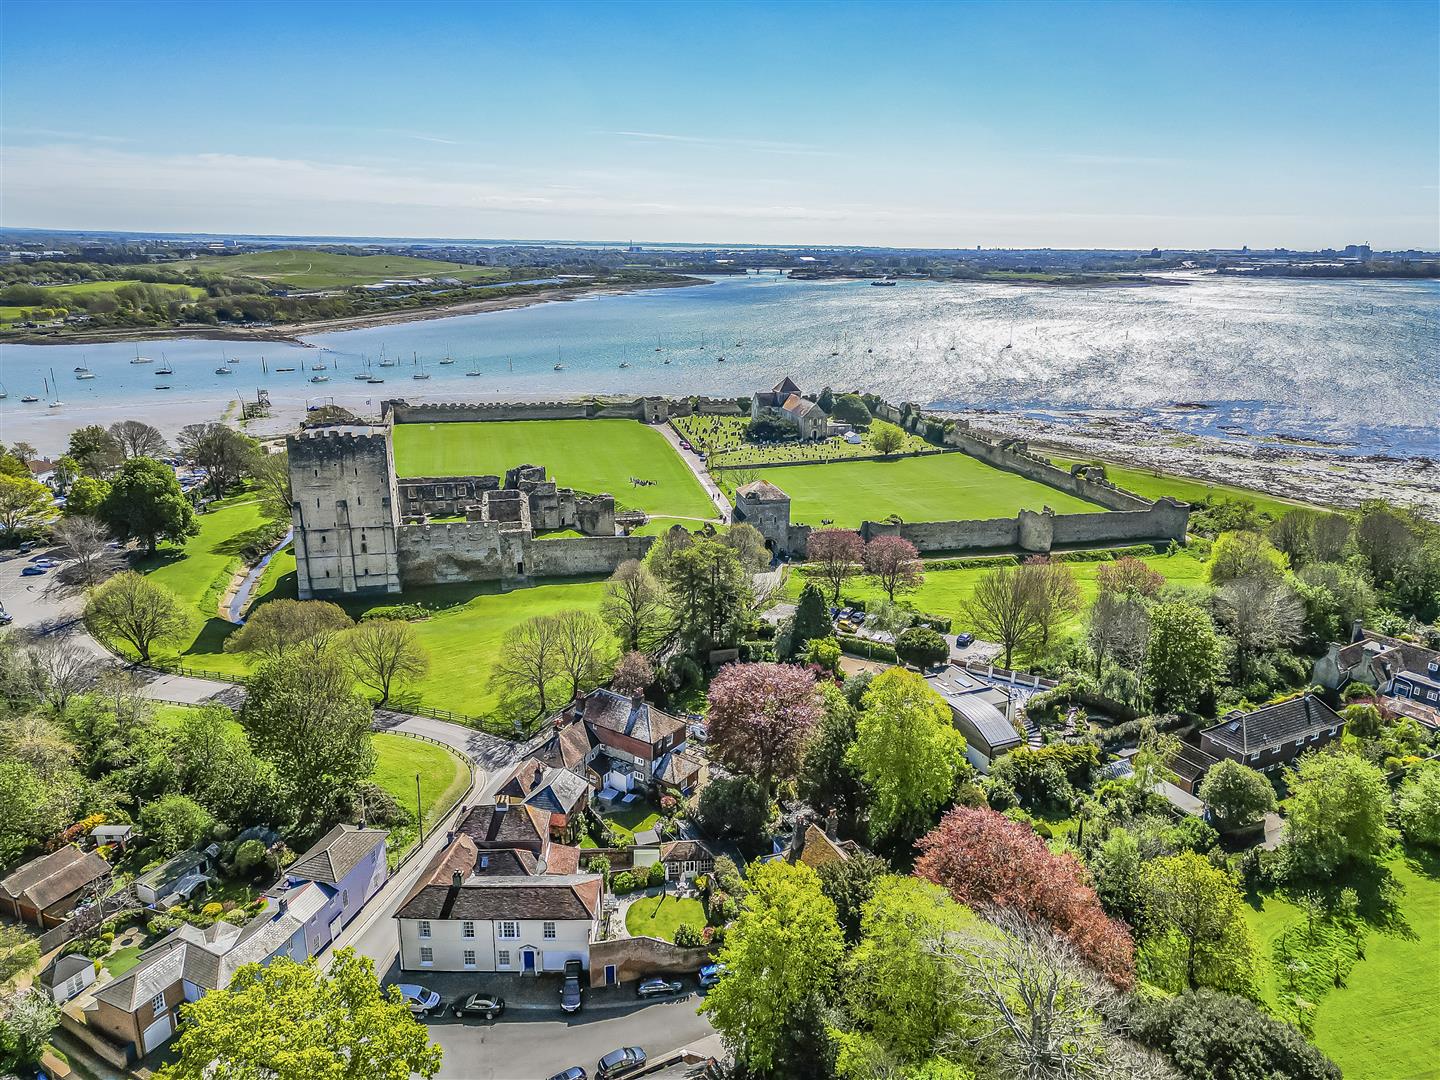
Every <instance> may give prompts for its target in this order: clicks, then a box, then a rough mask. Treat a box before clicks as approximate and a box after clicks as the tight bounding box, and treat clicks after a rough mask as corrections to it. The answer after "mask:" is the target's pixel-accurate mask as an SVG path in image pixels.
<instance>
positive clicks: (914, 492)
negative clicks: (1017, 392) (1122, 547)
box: [717, 454, 1105, 529]
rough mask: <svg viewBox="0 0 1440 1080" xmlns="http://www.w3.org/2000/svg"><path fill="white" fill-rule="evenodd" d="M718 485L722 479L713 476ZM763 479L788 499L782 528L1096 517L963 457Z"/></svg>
mask: <svg viewBox="0 0 1440 1080" xmlns="http://www.w3.org/2000/svg"><path fill="white" fill-rule="evenodd" d="M717 475H718V477H720V478H723V477H724V475H725V474H724V473H723V472H722V473H719V474H717ZM763 478H764V479H766V480H769V481H770V482H771V483H772V484H775V485H776V486H777V487H779V488H781V489H782V490H783V491H784V492H785V493H786V494H787V495H789V496H790V520H791V521H794V522H796V523H799V524H805V525H819V524H820V522H821V520H822V519H831V520H833V521H834V523H835V525H836V526H837V527H840V528H848V529H853V528H855V527H857V526H858V525H859V524H860V522H862V521H865V520H869V521H883V520H885V518H887V517H889V516H890V515H891V514H898V515H900V517H902V518H904V519H905V520H906V521H949V520H952V519H956V518H981V519H983V518H1000V517H1014V516H1015V515H1016V514H1017V513H1019V512H1020V511H1021V510H1024V509H1028V510H1039V509H1040V508H1041V507H1045V506H1049V507H1052V508H1053V509H1054V510H1055V512H1056V513H1057V514H1083V513H1096V512H1099V511H1103V510H1104V509H1105V508H1104V507H1103V506H1097V505H1096V504H1094V503H1090V502H1086V501H1085V500H1084V499H1079V498H1076V497H1075V496H1074V495H1068V494H1066V493H1065V492H1063V491H1057V490H1056V489H1054V488H1052V487H1047V486H1046V485H1044V484H1040V483H1037V482H1036V481H1034V480H1027V479H1025V477H1023V476H1017V475H1016V474H1015V473H1011V472H1005V471H1004V470H1003V469H995V468H991V467H990V466H989V465H986V464H985V463H984V462H983V461H978V460H977V459H975V458H973V457H971V456H970V455H969V454H937V455H935V456H933V457H919V458H901V459H900V460H898V461H845V462H838V463H836V464H834V465H796V466H792V467H788V468H783V469H766V470H765V471H764V473H763Z"/></svg>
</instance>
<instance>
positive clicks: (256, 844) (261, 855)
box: [235, 840, 265, 877]
mask: <svg viewBox="0 0 1440 1080" xmlns="http://www.w3.org/2000/svg"><path fill="white" fill-rule="evenodd" d="M264 861H265V845H264V844H262V843H261V842H260V841H259V840H246V841H245V842H244V843H243V844H241V845H240V846H239V847H237V848H236V849H235V873H236V875H237V876H240V877H248V876H249V875H250V874H251V873H253V872H254V870H255V868H256V867H258V866H260V865H261V864H262V863H264Z"/></svg>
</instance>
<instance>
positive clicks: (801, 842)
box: [790, 817, 805, 858]
mask: <svg viewBox="0 0 1440 1080" xmlns="http://www.w3.org/2000/svg"><path fill="white" fill-rule="evenodd" d="M804 847H805V819H804V818H803V817H800V818H796V819H795V828H794V830H793V831H792V832H791V833H790V856H791V858H794V857H795V856H797V855H799V854H800V852H801V850H802V849H803V848H804Z"/></svg>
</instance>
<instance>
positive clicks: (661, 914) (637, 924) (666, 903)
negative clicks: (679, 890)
mask: <svg viewBox="0 0 1440 1080" xmlns="http://www.w3.org/2000/svg"><path fill="white" fill-rule="evenodd" d="M684 924H689V925H690V926H693V927H694V928H695V929H696V930H703V929H705V908H704V907H703V906H701V904H700V901H699V900H691V899H690V898H689V897H686V898H685V899H677V898H675V897H673V896H671V895H670V894H669V893H661V894H660V895H659V896H642V897H640V899H638V900H636V901H635V902H634V903H633V904H631V905H630V907H629V908H627V909H626V911H625V929H626V930H628V931H630V936H631V937H658V938H664V939H665V940H666V941H674V940H675V931H676V930H678V929H680V927H681V926H682V925H684Z"/></svg>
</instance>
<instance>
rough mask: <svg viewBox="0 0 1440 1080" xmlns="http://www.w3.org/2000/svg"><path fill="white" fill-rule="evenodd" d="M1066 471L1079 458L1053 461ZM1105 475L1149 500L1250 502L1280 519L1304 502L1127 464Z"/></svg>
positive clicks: (1113, 467) (1107, 467)
mask: <svg viewBox="0 0 1440 1080" xmlns="http://www.w3.org/2000/svg"><path fill="white" fill-rule="evenodd" d="M1050 460H1051V461H1053V462H1054V463H1055V464H1056V465H1059V466H1060V467H1061V468H1062V469H1068V468H1070V466H1071V465H1074V464H1076V462H1077V461H1078V460H1079V459H1078V458H1058V457H1052V458H1051V459H1050ZM1105 475H1106V477H1107V478H1108V479H1109V480H1110V481H1111V482H1112V483H1114V484H1116V485H1117V486H1119V487H1122V488H1124V489H1125V490H1126V491H1133V492H1134V493H1135V494H1136V495H1141V496H1143V497H1145V498H1147V499H1158V498H1160V497H1161V496H1162V495H1169V496H1172V497H1173V498H1176V499H1180V500H1182V501H1184V502H1188V503H1197V502H1202V501H1203V502H1216V501H1228V502H1248V503H1252V504H1254V506H1255V509H1257V510H1259V511H1260V512H1261V513H1264V514H1269V515H1270V516H1271V517H1280V516H1281V515H1282V514H1284V513H1285V512H1286V511H1287V510H1293V509H1295V507H1297V506H1303V505H1305V504H1303V503H1297V502H1293V501H1291V500H1288V499H1278V498H1276V497H1275V496H1273V495H1266V494H1265V493H1264V492H1260V491H1252V490H1251V489H1250V488H1242V487H1235V486H1234V485H1232V484H1212V483H1210V482H1208V481H1206V480H1192V479H1190V478H1189V477H1187V476H1176V475H1174V474H1173V473H1162V472H1157V471H1155V470H1153V469H1134V468H1129V467H1127V466H1124V465H1112V464H1110V463H1109V462H1106V463H1105Z"/></svg>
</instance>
